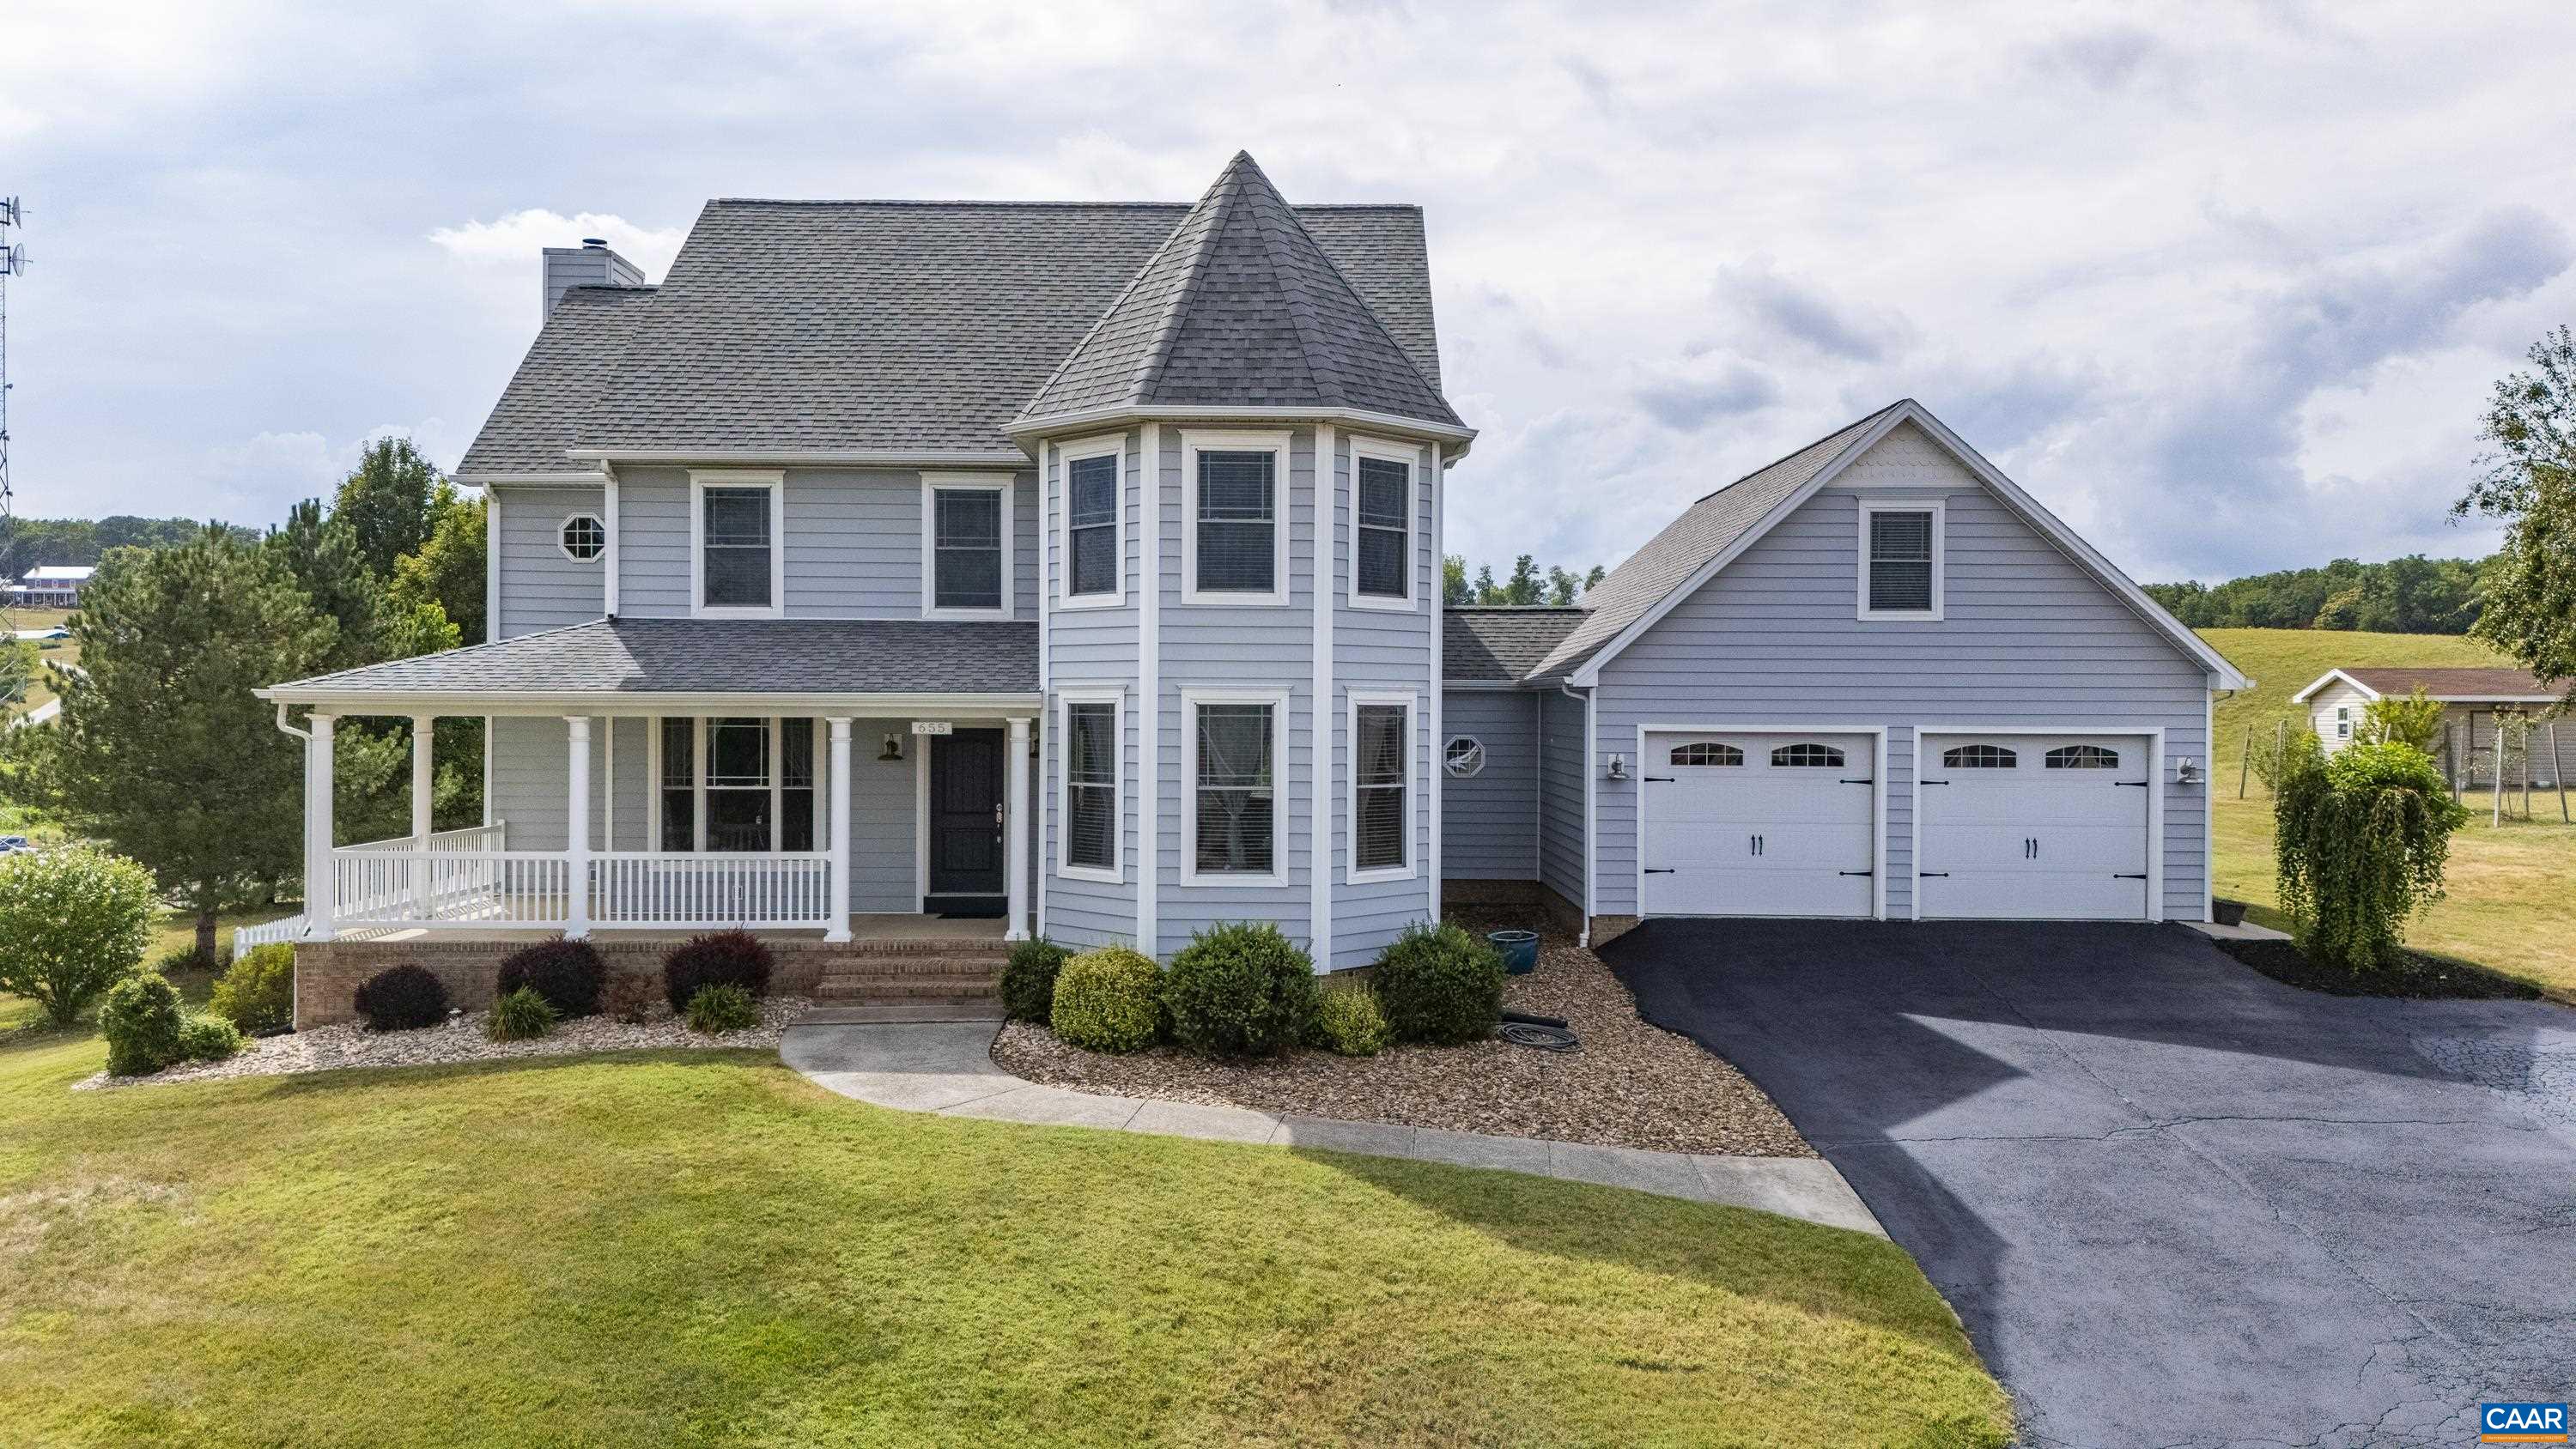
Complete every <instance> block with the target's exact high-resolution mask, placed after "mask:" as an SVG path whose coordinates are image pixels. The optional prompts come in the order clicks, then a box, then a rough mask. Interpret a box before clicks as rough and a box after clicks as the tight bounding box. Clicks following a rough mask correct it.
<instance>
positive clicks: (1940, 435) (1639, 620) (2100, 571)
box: [1567, 398, 2254, 689]
mask: <svg viewBox="0 0 2576 1449" xmlns="http://www.w3.org/2000/svg"><path fill="white" fill-rule="evenodd" d="M1907 422H1911V423H1913V424H1915V425H1916V426H1917V427H1920V428H1921V429H1923V431H1924V432H1925V434H1926V435H1928V436H1929V437H1931V438H1932V439H1933V441H1935V442H1937V443H1939V444H1940V445H1941V446H1942V447H1943V448H1944V449H1946V450H1947V451H1948V452H1949V453H1950V454H1951V456H1952V457H1953V458H1955V459H1956V460H1957V461H1958V462H1959V463H1960V465H1961V466H1963V467H1965V468H1966V469H1967V470H1968V471H1969V472H1970V473H1971V474H1973V475H1975V477H1976V478H1977V480H1978V481H1979V482H1980V483H1982V484H1984V485H1985V486H1986V488H1987V489H1989V490H1990V491H1992V492H1993V493H1994V494H1995V495H1996V496H1997V497H1998V498H2001V499H2002V500H2003V501H2004V503H2005V505H2006V506H2007V507H2009V508H2010V509H2011V510H2012V511H2014V512H2015V513H2017V514H2019V515H2020V516H2021V519H2022V521H2023V522H2025V523H2027V524H2029V525H2030V526H2031V527H2033V528H2035V529H2037V530H2038V531H2039V532H2040V534H2041V535H2042V536H2044V537H2046V538H2047V539H2048V540H2049V541H2050V542H2052V543H2054V544H2056V545H2057V547H2058V549H2059V551H2061V552H2063V553H2065V554H2066V555H2067V556H2068V557H2069V558H2071V559H2073V560H2074V561H2075V562H2076V564H2077V565H2078V566H2080V567H2082V568H2083V569H2085V570H2086V571H2087V572H2089V573H2091V574H2092V575H2093V577H2094V578H2095V580H2096V581H2097V582H2099V583H2101V584H2102V585H2103V586H2104V587H2105V588H2108V589H2109V590H2110V591H2111V592H2112V593H2113V594H2115V595H2117V596H2118V597H2119V599H2120V601H2121V602H2122V603H2125V604H2127V605H2128V606H2129V609H2130V611H2131V612H2132V613H2135V614H2136V615H2138V617H2140V618H2141V619H2144V620H2145V621H2146V622H2147V624H2148V625H2149V626H2150V627H2151V628H2154V629H2155V630H2156V631H2157V632H2159V633H2161V634H2163V635H2164V636H2165V637H2166V638H2167V639H2168V640H2169V641H2170V642H2172V643H2173V644H2174V645H2175V646H2176V647H2177V648H2179V649H2181V650H2182V652H2183V653H2185V654H2187V655H2189V656H2190V657H2191V658H2192V659H2194V660H2196V661H2198V662H2199V663H2200V664H2201V666H2202V667H2203V668H2205V669H2207V670H2208V671H2209V673H2210V675H2211V677H2212V678H2211V687H2212V688H2215V689H2251V688H2253V687H2254V681H2253V680H2252V679H2249V678H2247V677H2246V675H2245V674H2244V672H2243V671H2241V670H2239V669H2238V668H2237V667H2236V666H2235V665H2233V664H2231V663H2229V662H2228V661H2227V658H2226V656H2224V655H2222V654H2220V653H2219V652H2218V651H2217V650H2215V649H2213V648H2211V647H2210V646H2209V643H2208V641H2207V640H2205V639H2202V638H2201V637H2200V636H2199V635H2198V634H2195V633H2193V632H2192V631H2191V630H2189V629H2187V628H2185V627H2184V626H2183V624H2182V622H2181V621H2180V620H2178V619H2176V618H2175V617H2174V616H2173V615H2172V614H2170V613H2167V612H2166V611H2165V609H2164V607H2163V606H2162V605H2160V604H2158V603H2157V602H2156V601H2155V600H2153V599H2151V598H2149V597H2147V594H2146V591H2145V590H2143V589H2140V588H2139V587H2138V586H2137V585H2136V584H2135V583H2133V582H2131V581H2130V579H2129V577H2128V575H2126V574H2123V573H2121V572H2120V571H2119V570H2118V569H2116V568H2114V567H2112V566H2111V562H2110V560H2108V559H2105V558H2104V557H2102V555H2101V554H2100V553H2098V552H2096V551H2095V550H2094V548H2093V546H2092V545H2091V544H2088V543H2086V542H2085V541H2084V540H2083V539H2082V538H2079V537H2077V536H2076V533H2075V531H2074V530H2073V529H2070V528H2068V527H2067V526H2066V525H2065V524H2064V523H2062V522H2059V521H2058V518H2057V516H2056V515H2055V514H2052V513H2050V512H2049V511H2048V510H2047V509H2045V508H2042V507H2041V506H2040V505H2039V503H2038V501H2037V500H2035V499H2033V498H2032V497H2031V496H2030V495H2029V494H2027V493H2025V492H2023V491H2022V490H2021V487H2020V485H2019V484H2016V483H2014V482H2013V481H2012V480H2011V479H2010V478H2007V477H2005V476H2004V475H2003V474H2002V473H2001V472H2000V471H1999V470H1997V469H1996V467H1995V466H1994V465H1993V464H1992V463H1989V462H1987V461H1986V460H1985V459H1984V458H1983V457H1981V456H1979V455H1978V453H1977V451H1976V449H1974V448H1971V447H1969V446H1968V445H1967V444H1966V443H1965V442H1963V441H1962V440H1961V439H1960V438H1959V435H1958V434H1956V433H1953V432H1951V431H1950V429H1949V428H1948V426H1947V425H1945V424H1943V423H1942V421H1941V420H1940V419H1939V418H1936V417H1934V416H1932V414H1931V412H1930V411H1929V410H1927V409H1925V408H1924V406H1923V405H1922V404H1921V403H1918V402H1915V401H1913V400H1912V399H1910V398H1909V399H1907V400H1905V401H1903V402H1900V403H1898V404H1897V405H1896V406H1894V407H1892V408H1889V409H1888V410H1887V413H1886V415H1885V416H1884V417H1881V418H1880V419H1879V420H1878V421H1877V422H1876V423H1874V424H1872V425H1871V427H1870V429H1869V431H1867V432H1865V433H1863V434H1862V435H1861V436H1860V437H1859V438H1857V439H1855V440H1854V441H1853V442H1852V443H1851V444H1850V445H1849V446H1848V447H1846V448H1844V449H1843V450H1842V452H1841V453H1839V454H1837V455H1836V456H1835V457H1834V460H1833V461H1832V462H1830V463H1828V464H1826V465H1825V466H1824V467H1823V468H1822V469H1821V470H1819V471H1818V472H1817V474H1816V476H1815V477H1813V478H1810V479H1808V480H1807V482H1806V483H1805V485H1804V486H1802V487H1800V488H1799V489H1798V490H1797V491H1796V492H1794V493H1792V494H1790V495H1789V496H1788V497H1786V498H1784V499H1782V500H1781V501H1780V502H1779V503H1778V504H1777V505H1775V506H1774V507H1773V508H1772V509H1771V511H1770V512H1768V513H1766V514H1764V515H1763V516H1762V518H1761V520H1760V521H1759V522H1757V523H1755V524H1754V525H1753V526H1752V527H1751V528H1748V529H1746V530H1745V531H1744V533H1743V534H1742V535H1741V536H1739V537H1738V538H1737V539H1736V540H1735V541H1734V542H1733V543H1730V544H1728V545H1727V546H1726V548H1725V549H1723V550H1722V551H1720V552H1719V553H1718V555H1717V556H1716V557H1715V558H1712V559H1710V560H1709V561H1708V562H1706V563H1704V564H1701V565H1700V566H1699V567H1698V568H1697V569H1694V570H1692V571H1691V575H1690V577H1688V578H1686V579H1684V580H1682V581H1681V582H1680V583H1679V584H1676V585H1674V586H1673V587H1672V588H1671V589H1669V590H1667V591H1666V592H1665V593H1664V596H1663V597H1662V598H1660V599H1658V600H1656V601H1655V603H1654V605H1653V606H1652V607H1651V608H1649V609H1647V610H1646V612H1645V613H1643V614H1640V615H1638V616H1637V617H1636V619H1634V620H1633V621H1631V622H1630V623H1629V625H1628V627H1626V628H1624V629H1622V630H1620V631H1619V632H1618V634H1617V635H1616V636H1614V637H1613V638H1612V639H1611V640H1610V642H1609V643H1607V644H1604V645H1602V646H1601V647H1600V648H1599V649H1596V650H1594V651H1593V653H1592V657H1591V658H1589V659H1587V660H1585V661H1584V663H1583V666H1582V667H1581V668H1579V669H1577V670H1575V671H1574V673H1573V674H1572V675H1571V676H1569V677H1568V681H1567V682H1569V683H1571V684H1575V685H1579V686H1587V687H1588V686H1590V685H1593V684H1596V683H1598V682H1600V678H1601V667H1602V666H1603V665H1605V664H1607V663H1609V662H1610V661H1611V660H1612V659H1613V658H1615V657H1617V656H1618V655H1619V653H1620V652H1621V651H1623V650H1625V649H1626V648H1627V647H1628V646H1629V645H1631V644H1633V643H1635V642H1636V641H1637V639H1638V638H1639V637H1640V636H1641V635H1643V634H1644V633H1645V632H1646V631H1647V630H1649V629H1651V628H1653V627H1654V626H1655V625H1656V624H1657V623H1659V622H1661V621H1662V619H1663V617H1664V616H1665V615H1666V614H1669V613H1671V612H1672V611H1673V609H1674V608H1676V607H1677V606H1679V605H1680V603H1681V601H1682V600H1684V599H1686V598H1689V597H1690V596H1691V595H1692V594H1694V593H1696V592H1698V590H1699V588H1700V586H1701V585H1703V584H1705V583H1707V582H1708V581H1709V580H1710V579H1712V578H1714V577H1716V576H1717V574H1718V572H1719V571H1720V570H1722V569H1724V568H1725V567H1726V566H1727V565H1728V564H1730V563H1733V562H1734V561H1735V560H1736V559H1737V558H1738V557H1740V556H1741V555H1742V554H1743V553H1744V551H1745V550H1747V549H1749V548H1751V547H1752V546H1753V545H1754V544H1756V543H1758V542H1760V541H1761V539H1762V538H1763V536H1764V535H1766V534H1768V533H1769V532H1770V531H1771V530H1772V529H1774V528H1776V527H1778V526H1779V524H1780V521H1781V520H1782V519H1785V518H1787V517H1788V516H1789V515H1790V514H1792V513H1795V512H1797V511H1798V509H1799V508H1801V507H1802V506H1804V505H1805V504H1806V502H1807V500H1809V499H1810V498H1813V497H1814V496H1815V495H1816V494H1818V493H1820V492H1822V491H1823V490H1824V489H1825V487H1826V486H1827V485H1829V484H1831V483H1832V482H1833V481H1834V479H1836V478H1838V477H1840V476H1841V475H1842V472H1843V470H1844V469H1846V468H1848V467H1850V466H1851V464H1852V463H1853V462H1854V461H1855V460H1857V459H1859V458H1860V457H1862V456H1863V455H1864V454H1866V453H1868V451H1869V450H1870V449H1871V448H1872V447H1874V446H1876V445H1877V443H1878V442H1879V440H1880V439H1882V438H1884V437H1886V436H1887V435H1888V434H1889V433H1890V432H1893V431H1894V430H1895V429H1896V428H1897V426H1898V425H1899V424H1902V423H1907Z"/></svg>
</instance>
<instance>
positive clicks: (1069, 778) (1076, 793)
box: [1056, 693, 1120, 884]
mask: <svg viewBox="0 0 2576 1449" xmlns="http://www.w3.org/2000/svg"><path fill="white" fill-rule="evenodd" d="M1062 708H1063V715H1062V729H1061V731H1060V733H1061V735H1062V738H1063V745H1062V750H1063V754H1062V758H1061V761H1060V764H1059V767H1060V768H1061V769H1062V770H1063V772H1064V773H1063V774H1062V775H1061V776H1060V777H1059V779H1058V785H1059V796H1058V801H1057V810H1058V812H1059V814H1060V815H1061V817H1062V819H1063V825H1062V827H1061V829H1062V834H1061V836H1060V837H1059V846H1060V849H1061V851H1062V855H1061V857H1060V858H1059V860H1058V861H1057V865H1056V873H1057V874H1059V875H1066V876H1074V877H1078V878H1081V879H1085V880H1105V881H1108V882H1111V883H1112V884H1115V883H1116V882H1117V881H1118V879H1119V872H1118V835H1119V821H1118V756H1119V752H1120V744H1119V734H1120V729H1119V717H1118V716H1119V699H1118V696H1117V695H1114V694H1083V693H1072V694H1067V695H1065V696H1064V699H1063V705H1062Z"/></svg>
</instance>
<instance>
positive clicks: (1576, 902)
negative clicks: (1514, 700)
mask: <svg viewBox="0 0 2576 1449" xmlns="http://www.w3.org/2000/svg"><path fill="white" fill-rule="evenodd" d="M1539 699H1540V700H1541V709H1540V719H1539V750H1538V754H1539V792H1540V793H1539V841H1538V879H1539V884H1541V885H1544V886H1546V887H1547V888H1548V889H1549V890H1552V891H1554V892H1556V894H1557V895H1558V896H1560V897H1562V898H1563V899H1564V901H1565V903H1566V904H1567V905H1569V906H1572V907H1574V908H1575V909H1576V910H1581V909H1582V908H1583V868H1584V852H1583V828H1584V825H1583V792H1584V787H1585V783H1586V781H1585V778H1584V773H1585V772H1584V746H1583V701H1581V700H1579V699H1574V698H1571V697H1569V696H1568V695H1566V694H1565V693H1564V692H1563V691H1561V690H1554V689H1550V690H1547V691H1544V692H1543V693H1541V694H1540V695H1539Z"/></svg>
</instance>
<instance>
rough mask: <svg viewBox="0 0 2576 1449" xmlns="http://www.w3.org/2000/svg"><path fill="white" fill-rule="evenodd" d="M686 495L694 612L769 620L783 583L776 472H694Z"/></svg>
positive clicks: (780, 484)
mask: <svg viewBox="0 0 2576 1449" xmlns="http://www.w3.org/2000/svg"><path fill="white" fill-rule="evenodd" d="M689 477H690V491H691V493H692V494H693V495H695V496H694V499H693V504H694V507H693V509H692V511H691V514H690V529H689V531H690V535H691V539H690V542H691V545H692V553H691V558H690V571H691V573H692V574H693V575H694V577H695V585H696V587H695V590H694V592H695V594H696V598H695V600H694V603H695V605H696V608H697V612H699V613H700V614H709V615H715V616H718V617H724V616H732V617H737V618H775V617H777V616H778V614H779V613H780V612H781V610H780V604H781V602H782V601H781V599H780V597H779V595H780V593H781V592H782V590H783V588H784V585H785V580H784V574H783V568H782V565H783V559H782V557H781V555H780V552H779V542H780V541H779V533H780V526H779V525H780V512H781V507H782V505H781V502H780V495H781V491H782V489H783V488H784V486H785V485H784V483H783V481H782V478H781V475H779V474H776V473H740V472H731V471H727V472H703V471H701V472H694V473H691V474H690V475H689Z"/></svg>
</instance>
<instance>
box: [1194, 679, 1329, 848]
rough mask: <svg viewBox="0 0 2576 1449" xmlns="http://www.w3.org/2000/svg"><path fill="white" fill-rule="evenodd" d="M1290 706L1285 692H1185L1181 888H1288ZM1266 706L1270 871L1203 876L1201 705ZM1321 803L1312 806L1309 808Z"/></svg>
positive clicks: (1234, 690)
mask: <svg viewBox="0 0 2576 1449" xmlns="http://www.w3.org/2000/svg"><path fill="white" fill-rule="evenodd" d="M1288 703H1289V691H1287V690H1286V689H1284V688H1283V689H1191V688H1186V687H1185V688H1183V689H1182V690H1181V883H1182V884H1183V885H1214V886H1284V885H1286V884H1288V841H1287V834H1288V831H1287V825H1288V816H1289V813H1290V812H1289V806H1290V804H1291V802H1292V801H1293V800H1294V799H1295V798H1296V795H1295V792H1294V790H1293V789H1292V788H1291V784H1290V778H1289V774H1290V772H1289V769H1288ZM1210 704H1266V705H1268V706H1270V869H1269V870H1268V871H1267V872H1261V873H1256V872H1252V871H1204V872H1203V871H1201V870H1200V869H1199V853H1198V838H1199V728H1198V723H1199V722H1198V714H1199V709H1200V707H1201V706H1203V705H1210ZM1316 803H1317V802H1312V801H1310V802H1309V804H1310V808H1311V807H1313V806H1314V805H1315V804H1316Z"/></svg>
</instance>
